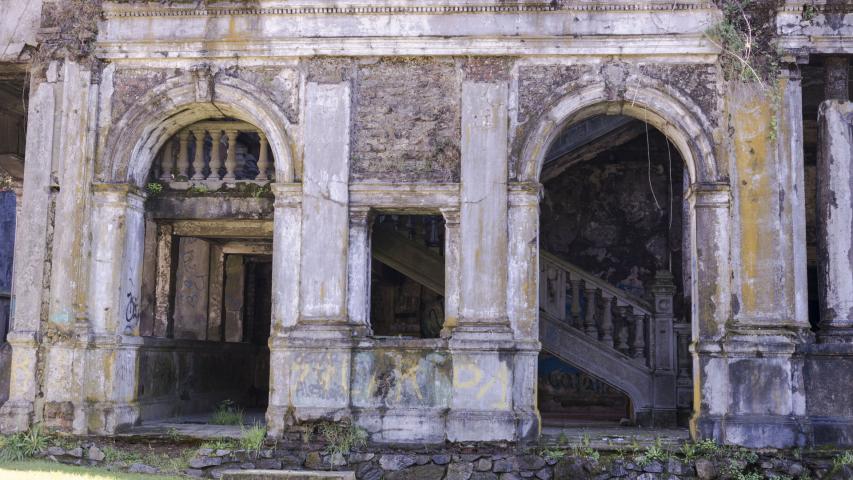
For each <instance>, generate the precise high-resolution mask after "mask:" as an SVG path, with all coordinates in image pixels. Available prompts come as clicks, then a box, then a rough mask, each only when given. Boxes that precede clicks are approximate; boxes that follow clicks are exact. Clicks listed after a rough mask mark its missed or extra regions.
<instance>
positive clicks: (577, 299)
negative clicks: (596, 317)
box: [571, 280, 583, 329]
mask: <svg viewBox="0 0 853 480" xmlns="http://www.w3.org/2000/svg"><path fill="white" fill-rule="evenodd" d="M571 284H572V322H571V323H572V326H574V327H575V328H577V329H580V328H581V326H582V323H583V321H582V320H581V289H582V288H583V287H582V286H581V284H582V281H581V280H571Z"/></svg>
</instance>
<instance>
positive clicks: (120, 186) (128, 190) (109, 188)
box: [92, 183, 148, 207]
mask: <svg viewBox="0 0 853 480" xmlns="http://www.w3.org/2000/svg"><path fill="white" fill-rule="evenodd" d="M92 195H94V197H95V202H96V203H98V204H101V205H107V204H115V205H117V206H133V207H141V206H142V204H143V203H144V202H145V199H146V198H147V197H148V194H147V193H146V192H145V190H143V189H142V188H140V187H138V186H136V185H133V184H130V183H93V184H92Z"/></svg>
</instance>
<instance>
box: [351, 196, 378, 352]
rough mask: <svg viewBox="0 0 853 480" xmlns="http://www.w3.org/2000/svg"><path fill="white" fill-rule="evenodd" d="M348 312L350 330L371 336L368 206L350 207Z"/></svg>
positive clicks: (369, 223) (369, 216) (369, 214)
mask: <svg viewBox="0 0 853 480" xmlns="http://www.w3.org/2000/svg"><path fill="white" fill-rule="evenodd" d="M349 215H350V216H349V218H350V222H349V223H350V226H349V253H348V258H347V261H348V266H347V268H348V272H347V294H348V298H347V311H348V312H349V322H350V325H352V328H353V331H354V332H357V334H358V335H359V336H364V335H370V334H371V329H370V236H371V232H370V230H371V226H372V223H373V218H372V215H371V212H370V208H367V207H352V208H350V214H349Z"/></svg>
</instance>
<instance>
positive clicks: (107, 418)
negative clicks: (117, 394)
mask: <svg viewBox="0 0 853 480" xmlns="http://www.w3.org/2000/svg"><path fill="white" fill-rule="evenodd" d="M139 416H140V411H139V405H137V404H136V403H116V402H98V403H95V404H93V405H92V406H91V407H90V408H89V412H88V418H87V423H88V427H89V428H88V430H89V431H88V433H90V434H94V435H112V434H115V433H120V432H123V431H127V430H129V429H130V428H131V427H133V426H134V425H136V423H137V421H138V420H139Z"/></svg>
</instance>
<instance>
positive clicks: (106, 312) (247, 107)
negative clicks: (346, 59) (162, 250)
mask: <svg viewBox="0 0 853 480" xmlns="http://www.w3.org/2000/svg"><path fill="white" fill-rule="evenodd" d="M211 118H212V119H225V118H228V119H236V120H241V121H243V122H246V123H249V124H251V125H253V126H256V127H257V128H258V129H259V130H260V131H261V132H263V135H264V136H265V138H266V140H267V141H268V142H269V148H270V150H271V152H272V156H273V159H274V167H275V177H276V181H277V182H278V183H283V184H289V185H294V183H293V182H294V179H295V178H296V176H297V175H296V170H297V163H298V162H297V160H296V159H297V158H298V157H299V154H298V150H297V148H296V147H295V143H294V141H293V140H292V139H293V138H294V137H293V133H292V129H293V127H292V126H291V125H290V123H289V122H288V120H287V118H286V116H285V114H284V112H283V111H281V110H280V109H279V108H278V107H277V106H276V104H275V102H273V101H272V100H271V99H270V98H268V97H267V95H266V94H264V93H263V92H262V91H259V90H258V89H257V88H256V87H254V86H252V85H250V84H248V83H246V82H244V81H242V80H239V79H236V78H233V77H228V76H225V75H215V76H214V75H210V74H209V73H208V72H206V71H201V72H194V73H193V74H187V75H183V76H180V77H177V78H173V79H171V80H169V81H167V82H165V83H163V84H162V85H160V86H159V87H157V88H154V89H153V90H151V91H150V92H149V93H148V94H147V95H145V96H144V97H143V98H142V99H140V100H139V102H137V104H136V106H134V107H133V108H131V109H130V110H129V111H128V112H127V113H125V114H124V115H123V116H122V117H121V118H120V119H119V120H118V121H117V122H116V123H114V124H113V128H112V132H113V133H112V134H110V136H109V137H108V139H107V141H106V144H105V146H104V148H103V150H102V151H101V152H100V156H99V158H100V159H102V160H101V162H100V165H99V167H100V168H99V169H98V172H97V180H98V182H99V183H98V184H96V185H95V186H94V188H93V194H94V202H93V214H92V217H91V218H92V220H91V221H92V226H91V231H92V232H93V242H92V252H93V254H92V258H93V260H92V262H91V263H90V274H89V276H90V279H91V284H92V285H97V288H95V289H93V291H92V292H91V293H90V298H89V302H88V306H89V312H90V315H89V317H90V323H91V324H92V329H93V330H94V331H96V332H97V333H98V334H99V335H101V334H102V336H103V338H105V339H106V338H121V341H120V342H119V344H120V346H117V345H116V344H115V342H108V341H106V340H105V341H101V340H97V341H96V342H95V344H93V345H92V348H91V349H90V351H91V354H90V355H89V356H88V357H87V363H89V364H90V365H91V367H92V368H99V369H102V370H103V371H104V375H103V377H104V380H103V385H99V386H97V388H96V389H94V390H93V391H92V392H87V398H97V399H98V402H97V404H95V406H94V407H92V409H91V411H90V412H88V417H89V422H88V423H89V425H90V426H89V427H88V428H89V430H90V431H92V432H94V433H113V432H115V431H116V430H117V429H120V428H123V427H126V426H129V425H132V424H134V423H136V422H138V421H139V419H140V418H141V417H140V415H141V413H142V409H141V406H140V402H139V392H140V383H141V379H140V378H138V372H139V364H140V362H141V361H142V356H143V355H142V354H143V351H145V349H146V348H148V349H149V350H150V348H149V347H152V348H154V349H158V348H159V349H161V350H162V349H163V348H167V347H168V346H164V345H159V344H158V343H157V342H156V341H155V342H153V344H152V342H151V341H149V339H145V338H142V337H140V336H139V335H138V333H139V328H138V323H139V322H138V320H139V319H138V314H136V313H135V318H129V319H127V320H126V319H125V316H126V315H125V312H131V311H132V312H136V307H137V306H138V304H139V298H140V296H141V284H142V270H143V263H144V262H145V261H146V259H145V258H144V257H145V254H144V243H145V241H144V240H145V238H146V233H145V232H146V225H145V224H146V221H145V218H144V215H145V196H146V194H145V193H144V191H143V190H142V188H141V187H143V186H144V185H145V184H146V181H147V180H148V174H149V171H150V169H151V166H152V164H153V162H154V161H155V157H156V156H157V154H158V152H159V150H160V149H161V147H162V146H163V145H164V144H165V143H166V142H167V141H168V140H169V139H170V138H172V136H173V135H175V134H176V133H178V132H179V131H180V130H182V129H184V128H186V127H187V126H189V125H192V124H194V123H196V122H198V121H201V120H207V119H211ZM275 221H276V222H278V221H279V220H278V219H276V220H275ZM269 230H270V231H271V230H272V227H271V226H270V227H269ZM273 248H274V249H275V247H273ZM272 290H273V291H275V286H273V287H272ZM110 336H112V337H110ZM99 338H100V337H99ZM158 341H159V340H158ZM160 343H162V342H160ZM149 344H152V345H149ZM168 348H171V347H168ZM111 352H117V353H119V354H120V355H118V356H117V359H116V360H115V361H108V360H107V359H108V358H110V355H112V353H111Z"/></svg>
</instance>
